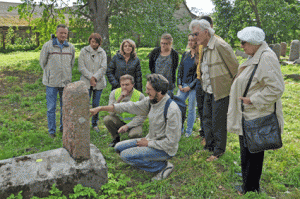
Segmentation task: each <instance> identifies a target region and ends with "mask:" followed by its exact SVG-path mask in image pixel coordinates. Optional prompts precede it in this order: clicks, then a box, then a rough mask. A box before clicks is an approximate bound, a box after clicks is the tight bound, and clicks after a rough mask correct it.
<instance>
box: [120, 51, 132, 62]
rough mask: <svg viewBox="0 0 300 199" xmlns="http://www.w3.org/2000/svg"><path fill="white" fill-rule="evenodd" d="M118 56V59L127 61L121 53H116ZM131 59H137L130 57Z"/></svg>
mask: <svg viewBox="0 0 300 199" xmlns="http://www.w3.org/2000/svg"><path fill="white" fill-rule="evenodd" d="M116 55H117V57H118V58H119V59H124V60H125V58H124V56H123V55H121V53H120V52H119V51H118V52H117V53H116ZM129 59H135V57H133V56H131V55H130V58H129Z"/></svg>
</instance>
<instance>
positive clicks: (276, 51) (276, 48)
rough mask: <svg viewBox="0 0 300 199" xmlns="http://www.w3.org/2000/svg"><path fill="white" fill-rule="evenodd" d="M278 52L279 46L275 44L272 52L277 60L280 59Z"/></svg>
mask: <svg viewBox="0 0 300 199" xmlns="http://www.w3.org/2000/svg"><path fill="white" fill-rule="evenodd" d="M280 50H281V46H280V44H275V45H274V47H273V51H274V52H275V54H276V56H277V58H278V60H279V59H280Z"/></svg>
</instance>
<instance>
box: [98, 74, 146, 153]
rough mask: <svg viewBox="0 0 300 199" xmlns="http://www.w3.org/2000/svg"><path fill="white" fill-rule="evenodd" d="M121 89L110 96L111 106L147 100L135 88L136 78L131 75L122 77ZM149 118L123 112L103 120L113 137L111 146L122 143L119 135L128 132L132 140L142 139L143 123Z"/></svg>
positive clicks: (115, 90) (112, 114)
mask: <svg viewBox="0 0 300 199" xmlns="http://www.w3.org/2000/svg"><path fill="white" fill-rule="evenodd" d="M120 85H121V88H117V89H114V90H113V91H112V92H111V93H110V95H109V102H108V104H109V105H112V104H117V103H120V102H128V101H132V102H137V101H141V100H143V99H144V98H145V96H144V94H143V93H141V92H140V91H138V90H136V89H135V88H134V78H133V77H132V76H131V75H128V74H127V75H123V76H121V77H120ZM146 117H147V116H142V115H135V114H130V113H127V112H123V113H120V114H116V113H111V114H110V115H107V116H105V117H104V119H103V123H104V125H105V126H106V128H107V130H108V131H109V132H110V134H111V136H112V137H113V139H114V140H113V141H112V143H110V144H109V146H111V147H114V146H115V145H116V144H117V143H118V142H120V135H119V133H124V132H128V136H129V137H130V138H139V137H142V133H143V126H142V125H143V123H144V121H145V119H146Z"/></svg>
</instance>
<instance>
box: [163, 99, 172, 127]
mask: <svg viewBox="0 0 300 199" xmlns="http://www.w3.org/2000/svg"><path fill="white" fill-rule="evenodd" d="M171 102H172V99H171V98H169V99H168V100H167V101H166V104H165V109H164V117H165V122H166V121H167V114H168V109H169V106H170V104H171Z"/></svg>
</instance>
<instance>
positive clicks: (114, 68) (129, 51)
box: [106, 39, 143, 92]
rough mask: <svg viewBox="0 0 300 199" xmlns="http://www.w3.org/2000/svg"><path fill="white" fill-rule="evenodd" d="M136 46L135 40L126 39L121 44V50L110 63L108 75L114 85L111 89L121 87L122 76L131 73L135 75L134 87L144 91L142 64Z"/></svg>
mask: <svg viewBox="0 0 300 199" xmlns="http://www.w3.org/2000/svg"><path fill="white" fill-rule="evenodd" d="M135 48H136V46H135V43H134V41H132V40H131V39H125V40H124V41H123V42H122V44H121V46H120V50H119V51H118V52H117V53H116V55H115V56H114V57H113V58H112V60H111V62H110V63H109V65H108V68H107V72H106V75H107V78H108V81H109V83H110V84H111V86H112V88H111V90H114V89H116V88H120V77H121V76H123V75H126V74H129V75H131V76H132V77H134V80H135V84H134V88H135V89H137V90H139V91H141V92H143V84H142V71H141V65H140V60H139V58H138V57H137V55H136V52H135Z"/></svg>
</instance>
